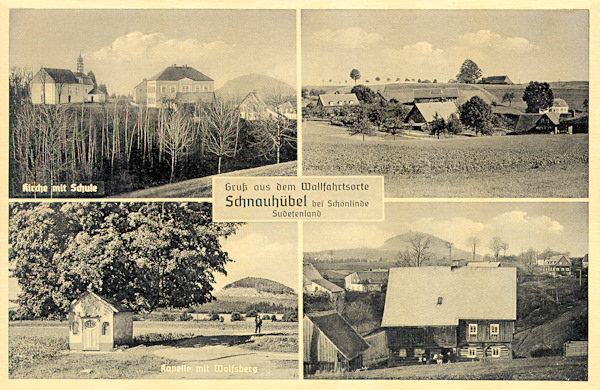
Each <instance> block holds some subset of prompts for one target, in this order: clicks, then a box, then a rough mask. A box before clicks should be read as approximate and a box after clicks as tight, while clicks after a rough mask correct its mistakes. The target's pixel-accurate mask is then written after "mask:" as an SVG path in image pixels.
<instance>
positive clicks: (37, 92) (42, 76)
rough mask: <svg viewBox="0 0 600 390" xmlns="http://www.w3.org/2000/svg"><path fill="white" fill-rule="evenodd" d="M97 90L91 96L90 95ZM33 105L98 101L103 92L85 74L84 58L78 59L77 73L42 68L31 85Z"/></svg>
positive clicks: (67, 70)
mask: <svg viewBox="0 0 600 390" xmlns="http://www.w3.org/2000/svg"><path fill="white" fill-rule="evenodd" d="M92 90H95V92H94V93H93V94H92V95H90V94H89V93H90V92H91V91H92ZM30 93H31V102H32V103H33V104H64V103H84V102H90V101H92V99H93V98H94V97H95V99H94V101H98V99H99V95H100V94H103V92H100V91H98V90H97V89H95V88H94V82H93V81H92V78H91V77H89V76H87V75H86V74H85V73H84V72H83V58H82V57H81V55H80V56H79V58H78V59H77V72H72V71H70V70H69V69H56V68H43V67H42V68H41V69H40V70H39V71H38V72H37V73H36V74H35V76H33V78H32V79H31V83H30Z"/></svg>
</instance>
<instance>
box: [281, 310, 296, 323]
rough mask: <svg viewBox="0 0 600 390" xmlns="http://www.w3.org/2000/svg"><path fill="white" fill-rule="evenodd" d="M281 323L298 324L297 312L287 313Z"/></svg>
mask: <svg viewBox="0 0 600 390" xmlns="http://www.w3.org/2000/svg"><path fill="white" fill-rule="evenodd" d="M281 321H283V322H298V313H296V312H295V311H292V312H289V313H285V314H284V315H283V317H282V318H281Z"/></svg>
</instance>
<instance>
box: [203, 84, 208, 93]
mask: <svg viewBox="0 0 600 390" xmlns="http://www.w3.org/2000/svg"><path fill="white" fill-rule="evenodd" d="M202 90H203V91H204V92H209V91H210V86H208V85H205V86H204V88H203V89H202Z"/></svg>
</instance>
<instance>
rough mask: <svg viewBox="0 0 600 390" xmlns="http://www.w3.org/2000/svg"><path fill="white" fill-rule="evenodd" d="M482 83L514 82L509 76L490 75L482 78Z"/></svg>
mask: <svg viewBox="0 0 600 390" xmlns="http://www.w3.org/2000/svg"><path fill="white" fill-rule="evenodd" d="M481 82H482V83H494V82H495V83H512V82H511V81H510V79H509V78H508V76H490V77H484V78H482V79H481Z"/></svg>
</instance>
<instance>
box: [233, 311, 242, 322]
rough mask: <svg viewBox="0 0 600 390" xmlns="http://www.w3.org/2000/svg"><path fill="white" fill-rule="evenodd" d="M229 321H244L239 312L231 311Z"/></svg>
mask: <svg viewBox="0 0 600 390" xmlns="http://www.w3.org/2000/svg"><path fill="white" fill-rule="evenodd" d="M230 321H231V322H234V321H244V317H242V315H241V314H240V313H231V319H230Z"/></svg>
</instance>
